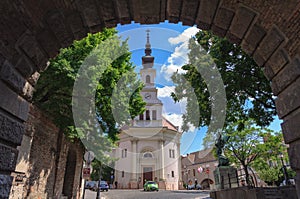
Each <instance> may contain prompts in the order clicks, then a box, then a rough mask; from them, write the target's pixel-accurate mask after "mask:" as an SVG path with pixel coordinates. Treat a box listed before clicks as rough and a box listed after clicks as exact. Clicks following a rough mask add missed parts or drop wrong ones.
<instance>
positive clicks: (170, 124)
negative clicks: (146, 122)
mask: <svg viewBox="0 0 300 199" xmlns="http://www.w3.org/2000/svg"><path fill="white" fill-rule="evenodd" d="M162 125H163V127H167V128H168V129H170V130H174V131H178V127H177V126H175V125H174V124H172V123H171V122H170V121H169V120H167V119H166V118H165V117H163V119H162Z"/></svg>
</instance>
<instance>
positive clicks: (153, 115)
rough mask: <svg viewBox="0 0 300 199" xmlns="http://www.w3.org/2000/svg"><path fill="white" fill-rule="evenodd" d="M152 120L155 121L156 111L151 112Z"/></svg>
mask: <svg viewBox="0 0 300 199" xmlns="http://www.w3.org/2000/svg"><path fill="white" fill-rule="evenodd" d="M152 120H156V110H152Z"/></svg>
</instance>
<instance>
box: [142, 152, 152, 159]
mask: <svg viewBox="0 0 300 199" xmlns="http://www.w3.org/2000/svg"><path fill="white" fill-rule="evenodd" d="M143 157H144V158H152V157H153V155H152V153H150V152H146V153H144V155H143Z"/></svg>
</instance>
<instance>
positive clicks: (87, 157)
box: [84, 151, 95, 165]
mask: <svg viewBox="0 0 300 199" xmlns="http://www.w3.org/2000/svg"><path fill="white" fill-rule="evenodd" d="M94 158H95V154H94V152H93V151H88V152H86V153H85V154H84V160H85V161H86V163H87V164H88V165H89V164H90V163H91V162H92V161H93V160H94Z"/></svg>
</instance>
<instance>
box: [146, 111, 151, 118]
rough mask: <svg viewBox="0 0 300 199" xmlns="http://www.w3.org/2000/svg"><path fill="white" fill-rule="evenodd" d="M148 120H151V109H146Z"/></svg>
mask: <svg viewBox="0 0 300 199" xmlns="http://www.w3.org/2000/svg"><path fill="white" fill-rule="evenodd" d="M146 120H150V111H149V110H146Z"/></svg>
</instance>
